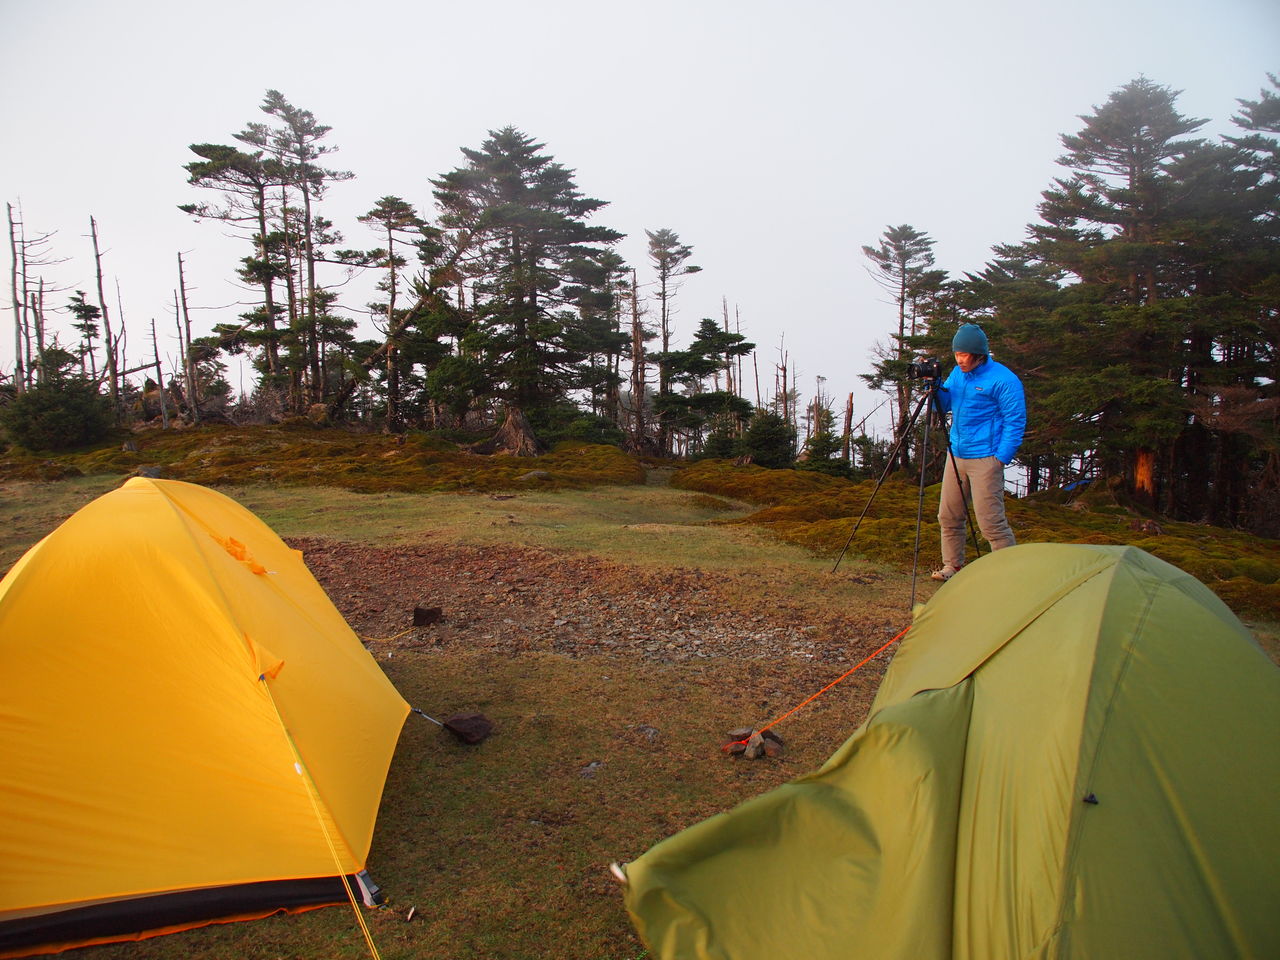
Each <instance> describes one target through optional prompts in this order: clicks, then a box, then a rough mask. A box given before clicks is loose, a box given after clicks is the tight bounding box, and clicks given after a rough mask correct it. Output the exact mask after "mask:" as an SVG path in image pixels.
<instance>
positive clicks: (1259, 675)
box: [625, 544, 1280, 960]
mask: <svg viewBox="0 0 1280 960" xmlns="http://www.w3.org/2000/svg"><path fill="white" fill-rule="evenodd" d="M1278 796H1280V669H1277V667H1276V666H1275V665H1274V664H1273V663H1272V662H1271V661H1270V659H1269V658H1268V657H1267V656H1266V655H1265V654H1264V653H1263V652H1262V650H1261V649H1259V647H1258V646H1257V644H1256V643H1255V642H1254V640H1253V638H1252V637H1251V636H1250V634H1249V632H1248V631H1247V630H1246V629H1245V628H1244V626H1243V625H1242V624H1241V623H1240V622H1239V621H1238V620H1237V619H1236V618H1235V617H1234V616H1233V615H1232V614H1231V612H1230V611H1229V610H1228V609H1227V608H1226V606H1225V605H1223V603H1222V602H1221V601H1220V600H1219V599H1218V598H1217V597H1216V596H1214V595H1213V593H1211V592H1210V591H1209V590H1208V589H1207V588H1206V587H1205V586H1204V585H1202V584H1201V583H1199V582H1197V581H1196V580H1194V579H1193V578H1192V577H1190V576H1188V575H1187V574H1185V573H1183V572H1181V571H1179V570H1178V569H1176V568H1175V567H1172V566H1170V565H1169V564H1167V563H1164V562H1163V561H1161V560H1157V559H1156V558H1154V557H1152V556H1151V555H1149V554H1147V553H1144V552H1143V551H1141V550H1138V549H1136V548H1132V547H1100V546H1088V545H1067V544H1028V545H1024V546H1019V547H1013V548H1010V549H1008V550H1001V551H999V552H997V553H994V554H991V555H989V556H987V557H984V558H983V559H982V560H980V561H978V562H977V563H974V564H971V565H969V566H968V567H966V568H965V569H964V570H963V571H962V572H961V573H960V574H959V575H958V576H956V577H955V578H953V579H952V580H951V581H949V582H948V583H947V584H946V585H945V586H944V587H942V588H941V589H940V590H939V591H938V593H937V594H935V595H934V597H933V599H932V600H930V602H929V603H928V604H927V605H926V606H925V607H924V608H923V610H922V611H921V613H920V615H919V616H918V617H917V618H916V621H915V623H914V624H913V625H912V628H911V631H910V633H909V634H908V635H907V637H906V639H905V640H904V641H903V644H902V646H901V647H900V649H899V651H898V653H897V655H896V656H895V658H894V660H893V662H892V664H891V665H890V667H889V669H888V671H887V673H886V675H885V677H884V680H883V683H882V684H881V687H880V690H879V693H878V695H877V697H876V699H875V702H874V703H873V704H872V707H871V710H870V713H869V715H868V718H867V720H866V722H865V723H863V724H862V726H861V727H859V728H858V729H857V730H856V731H855V732H854V734H853V736H852V737H851V738H850V739H849V740H848V741H847V742H846V743H845V744H844V745H843V746H842V747H841V748H840V749H839V750H838V751H837V752H836V753H835V755H834V756H832V757H831V759H830V760H829V761H828V762H827V763H826V764H825V765H824V766H823V767H822V768H821V769H820V770H818V771H817V772H815V773H813V774H810V775H807V776H804V777H801V778H799V779H797V780H795V781H793V782H791V783H789V784H786V785H784V786H782V787H780V788H778V789H776V790H773V791H771V792H769V793H766V794H764V795H762V796H760V797H757V798H755V799H753V800H750V801H748V802H746V803H744V804H742V805H741V806H739V807H737V808H736V809H734V810H732V811H730V812H729V813H726V814H720V815H719V816H716V817H713V818H712V819H710V820H707V821H704V822H703V823H700V824H697V825H695V826H693V827H691V828H689V829H687V830H685V831H684V832H682V833H680V834H677V835H676V836H674V837H671V838H669V839H667V840H665V841H663V842H661V843H659V844H658V845H656V846H655V847H653V848H652V849H651V850H649V851H648V852H647V853H645V854H644V855H643V856H642V857H640V858H639V859H638V860H636V861H635V862H634V863H631V864H629V865H628V866H627V868H626V871H627V878H628V880H627V886H626V888H625V900H626V905H627V908H628V910H629V912H630V914H631V917H632V920H633V922H634V923H635V926H636V928H637V929H638V930H639V932H640V934H641V935H642V937H643V938H644V940H645V941H646V943H647V944H648V945H649V946H650V949H651V951H652V955H653V956H654V957H655V958H662V960H675V958H680V960H729V958H732V960H780V958H788V957H797V958H799V957H803V958H805V960H835V958H855V957H856V958H859V960H888V958H901V960H922V958H923V960H934V958H948V960H952V958H953V960H992V958H1028V960H1029V958H1037V960H1068V958H1072V960H1074V958H1079V960H1086V958H1088V960H1106V958H1117V960H1120V958H1123V960H1142V958H1151V960H1157V958H1158V960H1175V958H1187V960H1193V958H1194V960H1209V958H1228V957H1230V958H1259V960H1261V958H1272V957H1280V898H1278V896H1277V889H1278V885H1280V866H1278V865H1280V817H1278V816H1277V815H1276V798H1277V797H1278Z"/></svg>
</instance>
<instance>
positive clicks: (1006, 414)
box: [938, 357, 1027, 464]
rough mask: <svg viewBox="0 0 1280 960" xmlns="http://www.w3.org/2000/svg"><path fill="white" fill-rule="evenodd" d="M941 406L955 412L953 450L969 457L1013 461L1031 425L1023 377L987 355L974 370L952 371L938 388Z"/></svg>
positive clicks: (952, 415) (952, 431) (952, 419)
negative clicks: (1028, 418) (1023, 392)
mask: <svg viewBox="0 0 1280 960" xmlns="http://www.w3.org/2000/svg"><path fill="white" fill-rule="evenodd" d="M938 406H939V407H940V408H941V409H942V410H943V411H944V412H945V411H950V412H951V452H952V453H953V454H955V455H956V456H957V457H961V458H963V459H966V460H977V459H980V458H982V457H992V456H994V457H997V458H998V459H999V460H1000V462H1001V463H1004V464H1007V463H1010V462H1012V461H1013V458H1014V455H1015V454H1016V453H1017V452H1018V447H1019V446H1020V445H1021V444H1022V433H1023V431H1024V430H1026V428H1027V401H1026V398H1025V397H1024V396H1023V394H1022V381H1021V380H1019V379H1018V377H1017V375H1016V374H1015V373H1014V372H1013V371H1012V370H1010V369H1009V368H1008V367H1006V366H1005V365H1004V364H1002V363H997V362H996V361H995V360H992V359H991V358H990V357H987V359H986V360H984V361H983V362H982V363H980V364H978V366H977V368H976V369H975V370H974V371H973V372H972V373H965V372H964V371H963V370H961V369H960V368H959V367H956V368H955V369H954V370H952V371H951V374H950V376H948V377H947V379H946V382H945V383H943V385H942V389H941V390H939V391H938Z"/></svg>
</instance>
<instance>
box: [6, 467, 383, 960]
mask: <svg viewBox="0 0 1280 960" xmlns="http://www.w3.org/2000/svg"><path fill="white" fill-rule="evenodd" d="M0 691H2V693H0V757H3V762H0V862H2V863H3V864H4V868H3V871H0V956H6V957H9V956H25V955H28V954H31V953H43V952H51V951H56V950H60V949H64V948H65V947H67V946H73V945H81V944H86V943H97V942H107V941H112V940H134V939H140V938H142V937H146V936H151V935H155V934H160V933H168V932H172V931H174V930H180V929H186V928H188V927H193V926H199V925H201V924H203V923H208V922H211V921H214V920H230V919H249V918H253V917H261V916H266V915H268V914H271V913H273V912H276V911H278V910H282V909H284V910H294V909H302V908H306V907H310V906H316V905H320V904H326V903H336V902H342V901H345V900H346V899H347V894H346V890H345V888H344V885H343V883H342V877H343V876H358V877H359V879H360V881H361V885H362V886H363V887H364V891H363V892H364V893H365V895H366V896H368V894H369V893H370V892H371V889H372V887H371V884H365V883H364V879H365V875H364V873H363V870H364V867H365V861H366V858H367V856H368V852H369V845H370V842H371V840H372V836H373V826H374V820H375V818H376V816H377V811H378V804H379V802H380V799H381V796H382V788H383V784H384V782H385V779H386V774H387V769H388V766H389V764H390V761H391V755H392V752H393V750H394V749H395V743H396V739H397V737H398V736H399V731H400V728H401V726H402V724H403V722H404V719H405V716H406V715H407V713H408V705H407V704H406V703H405V702H404V701H403V700H402V699H401V697H400V696H399V694H397V693H396V691H395V689H394V688H393V687H392V685H391V683H390V682H389V681H388V680H387V678H386V676H385V675H384V674H383V673H382V671H381V670H380V669H379V667H378V665H377V663H376V662H375V661H374V660H373V658H372V657H371V656H369V654H368V652H367V651H366V650H365V649H364V647H363V646H362V645H361V643H360V641H359V639H358V638H357V637H356V636H355V634H354V633H352V631H351V629H350V627H348V626H347V624H346V622H345V621H344V620H343V618H342V615H341V614H340V613H339V612H338V611H337V609H336V608H335V607H334V606H333V604H332V603H331V602H330V601H329V598H328V597H327V596H326V595H325V593H324V590H323V589H322V588H321V587H320V585H319V584H318V583H317V582H316V581H315V579H314V578H313V577H312V576H311V574H310V572H309V571H308V570H307V568H306V566H305V565H304V564H303V562H302V556H301V554H300V553H298V552H297V551H295V550H291V549H290V548H289V547H287V546H286V545H285V544H284V543H283V541H281V540H280V538H279V537H277V536H276V535H275V534H274V533H273V532H272V531H271V530H270V529H269V528H268V527H267V526H266V525H265V524H264V523H262V522H261V521H260V520H259V519H258V518H257V517H255V516H254V515H253V514H252V513H250V512H249V511H248V510H246V509H244V508H243V507H241V506H239V505H238V504H236V503H235V502H234V501H232V500H230V499H228V498H227V497H225V496H223V495H222V494H219V493H216V492H214V491H212V490H208V489H206V488H203V487H199V486H196V485H194V484H188V483H179V482H176V481H164V480H148V479H143V478H135V479H132V480H129V481H128V482H127V483H125V484H124V485H123V486H122V487H120V488H119V489H117V490H115V491H113V492H111V493H108V494H106V495H105V496H102V497H100V498H98V499H97V500H95V501H94V502H92V503H90V504H89V505H88V506H86V507H84V508H83V509H81V510H80V511H79V512H77V513H76V514H75V515H74V516H72V517H71V518H70V519H69V520H67V521H66V522H65V523H63V524H62V525H61V526H60V527H58V528H57V529H56V530H55V531H54V532H53V533H51V534H49V536H47V537H46V538H45V539H44V540H42V541H40V542H39V543H38V544H36V545H35V546H34V547H32V548H31V549H30V550H29V551H28V552H27V554H26V555H25V556H24V557H22V559H20V560H19V561H18V562H17V564H15V565H14V567H13V569H12V570H10V571H9V573H8V575H7V576H6V577H5V578H4V580H3V581H2V582H0Z"/></svg>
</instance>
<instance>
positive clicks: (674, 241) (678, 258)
mask: <svg viewBox="0 0 1280 960" xmlns="http://www.w3.org/2000/svg"><path fill="white" fill-rule="evenodd" d="M645 236H646V237H648V238H649V263H650V264H651V265H652V267H653V270H654V273H655V274H656V275H657V280H656V283H657V291H656V298H657V301H658V336H659V337H660V338H661V343H662V352H661V353H660V354H659V356H658V396H657V400H656V407H655V409H656V410H657V411H658V449H659V450H660V451H661V452H662V453H663V454H669V453H670V452H671V429H672V426H673V424H672V423H671V420H670V411H672V410H673V409H674V407H673V406H672V405H671V404H669V403H668V402H667V398H668V397H669V395H670V394H671V382H672V369H671V365H670V363H669V362H668V359H667V358H668V357H670V355H671V353H672V351H671V336H672V332H673V331H672V321H673V319H674V317H675V310H674V306H673V302H674V300H675V296H676V293H677V292H678V291H679V289H680V287H681V282H680V278H681V277H686V276H689V275H690V274H693V273H698V272H700V271H701V270H702V268H701V267H698V266H694V265H693V264H691V263H689V258H690V257H692V256H693V247H691V246H689V245H688V244H685V243H681V242H680V237H679V235H678V234H677V233H676V232H675V231H674V230H669V229H667V228H665V227H663V228H661V229H659V230H646V231H645ZM663 411H668V413H667V414H666V415H664V413H663Z"/></svg>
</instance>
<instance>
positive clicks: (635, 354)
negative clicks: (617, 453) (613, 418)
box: [631, 270, 648, 450]
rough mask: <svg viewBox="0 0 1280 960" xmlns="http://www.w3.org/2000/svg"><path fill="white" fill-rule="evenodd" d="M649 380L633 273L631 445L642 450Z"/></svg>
mask: <svg viewBox="0 0 1280 960" xmlns="http://www.w3.org/2000/svg"><path fill="white" fill-rule="evenodd" d="M647 380H648V375H647V364H646V363H645V352H644V325H643V324H641V323H640V299H639V295H638V294H637V293H636V272H635V271H634V270H632V271H631V410H632V414H633V420H632V429H631V443H632V445H633V446H634V447H635V448H636V449H637V450H639V449H641V448H642V447H643V445H644V444H645V443H646V440H647V438H646V436H645V433H646V430H647V424H646V423H645V419H644V404H645V395H644V394H645V386H646V381H647Z"/></svg>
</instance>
